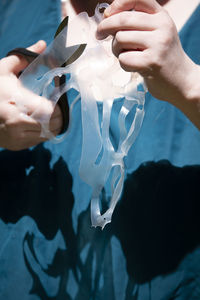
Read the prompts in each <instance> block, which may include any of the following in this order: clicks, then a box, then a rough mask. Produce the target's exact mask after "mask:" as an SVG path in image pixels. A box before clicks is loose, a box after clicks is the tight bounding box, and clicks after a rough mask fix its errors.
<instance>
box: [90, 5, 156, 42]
mask: <svg viewBox="0 0 200 300" xmlns="http://www.w3.org/2000/svg"><path fill="white" fill-rule="evenodd" d="M156 21H157V20H156V19H155V18H154V17H153V16H152V15H150V14H147V13H143V12H135V11H124V12H121V13H119V14H117V15H112V16H110V17H109V18H106V19H104V20H103V21H102V22H101V23H100V24H99V26H98V27H97V33H96V35H97V38H98V39H104V38H106V37H107V36H108V35H115V33H116V32H117V31H119V30H140V31H151V30H154V29H155V28H156V26H157V23H156Z"/></svg>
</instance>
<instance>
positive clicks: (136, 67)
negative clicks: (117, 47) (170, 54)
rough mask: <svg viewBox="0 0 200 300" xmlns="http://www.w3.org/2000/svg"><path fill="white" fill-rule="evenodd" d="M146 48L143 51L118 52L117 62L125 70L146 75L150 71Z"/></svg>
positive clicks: (148, 53)
mask: <svg viewBox="0 0 200 300" xmlns="http://www.w3.org/2000/svg"><path fill="white" fill-rule="evenodd" d="M149 55H150V52H149V51H148V50H144V51H126V52H122V53H120V54H119V57H118V59H119V62H120V65H121V67H122V68H123V69H124V70H125V71H127V72H138V73H140V74H141V75H142V76H144V77H145V76H148V74H150V73H151V67H150V65H149Z"/></svg>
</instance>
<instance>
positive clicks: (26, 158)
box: [0, 0, 200, 300]
mask: <svg viewBox="0 0 200 300" xmlns="http://www.w3.org/2000/svg"><path fill="white" fill-rule="evenodd" d="M59 10H60V6H59V1H56V0H52V1H50V0H48V1H47V0H43V1H39V0H38V1H37V0H34V1H32V0H29V1H25V0H18V1H14V0H12V1H5V0H4V1H2V2H1V4H0V19H1V20H2V21H1V22H2V23H1V29H0V30H1V32H0V45H1V47H0V54H1V56H2V57H3V56H4V55H5V54H6V53H7V52H8V51H9V50H11V49H13V48H15V47H21V46H28V45H29V44H32V43H34V42H35V41H37V40H38V39H45V40H47V42H48V43H49V42H50V40H51V38H52V37H53V35H54V32H55V30H56V28H57V25H58V23H59V18H60V13H59ZM199 14H200V5H199V6H198V8H197V10H196V11H195V13H194V14H193V16H192V17H191V19H190V20H189V22H188V23H187V24H186V25H185V27H184V28H183V30H182V31H181V33H180V37H181V40H182V43H183V46H184V49H185V51H186V52H187V53H188V55H190V56H191V57H192V58H193V59H194V61H195V62H197V63H199V64H200V52H199V48H200V18H199ZM69 98H70V95H69ZM145 110H146V115H145V119H144V123H143V126H142V129H141V132H140V134H139V136H138V138H137V140H136V142H135V144H134V145H133V147H132V149H131V150H130V153H129V156H128V158H127V159H126V166H127V170H128V173H129V174H128V175H127V180H126V183H125V187H124V192H123V196H122V199H121V201H120V204H119V205H118V207H117V208H116V210H115V212H114V215H113V221H112V223H111V224H110V225H108V226H106V227H105V229H104V230H103V231H101V230H100V229H99V228H97V229H94V228H91V226H90V224H91V223H90V209H89V202H90V193H91V191H90V189H89V187H87V186H86V185H85V184H84V183H83V182H82V181H81V180H80V179H79V175H78V168H79V160H80V151H81V126H80V120H81V116H80V104H78V105H76V106H75V110H74V122H73V124H72V129H71V133H70V134H69V136H68V138H67V139H66V140H65V141H64V142H63V143H61V144H58V145H54V144H51V143H50V142H47V143H44V144H42V145H39V146H37V147H35V148H33V149H28V150H25V151H20V152H11V151H6V150H3V149H2V151H1V152H0V191H1V198H0V299H2V300H4V299H6V300H13V299H16V300H18V299H19V300H39V299H42V300H47V299H56V300H57V299H62V300H64V299H76V300H103V299H106V300H107V299H109V300H172V299H176V300H189V299H190V300H199V299H200V248H199V242H200V218H199V214H200V201H199V200H200V192H199V182H200V154H199V149H200V134H199V132H198V130H197V129H196V128H195V127H194V126H193V125H192V124H191V123H190V121H188V120H187V119H186V117H185V116H184V115H183V114H182V113H181V112H179V111H178V110H177V109H176V108H174V107H172V106H171V105H170V104H167V103H165V102H159V101H158V100H156V99H153V98H152V97H151V96H150V95H148V96H147V99H146V104H145ZM114 134H115V133H113V135H114ZM72 178H73V179H72Z"/></svg>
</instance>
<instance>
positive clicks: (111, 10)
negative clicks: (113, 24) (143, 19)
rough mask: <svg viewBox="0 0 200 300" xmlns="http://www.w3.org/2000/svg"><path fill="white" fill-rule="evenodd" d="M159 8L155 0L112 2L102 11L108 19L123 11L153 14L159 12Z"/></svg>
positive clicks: (116, 0)
mask: <svg viewBox="0 0 200 300" xmlns="http://www.w3.org/2000/svg"><path fill="white" fill-rule="evenodd" d="M160 9H161V6H160V5H159V4H158V3H157V1H156V0H114V1H113V2H112V3H111V5H110V6H108V7H107V8H106V9H105V11H104V16H105V17H109V16H111V15H114V14H117V13H119V12H122V11H125V10H136V11H142V12H146V13H149V14H154V13H156V12H158V11H160Z"/></svg>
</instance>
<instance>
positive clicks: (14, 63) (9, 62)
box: [0, 41, 46, 75]
mask: <svg viewBox="0 0 200 300" xmlns="http://www.w3.org/2000/svg"><path fill="white" fill-rule="evenodd" d="M45 48H46V43H45V42H44V41H38V42H37V43H36V44H34V45H32V46H30V47H28V48H27V49H28V50H30V51H34V52H36V53H42V52H43V51H44V50H45ZM28 64H29V63H28V61H27V60H26V59H25V58H24V57H23V56H22V55H10V56H8V57H5V58H3V59H2V60H1V61H0V68H1V73H4V75H5V74H9V73H14V74H15V75H18V74H19V72H21V71H23V70H24V69H25V68H26V67H27V66H28Z"/></svg>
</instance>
